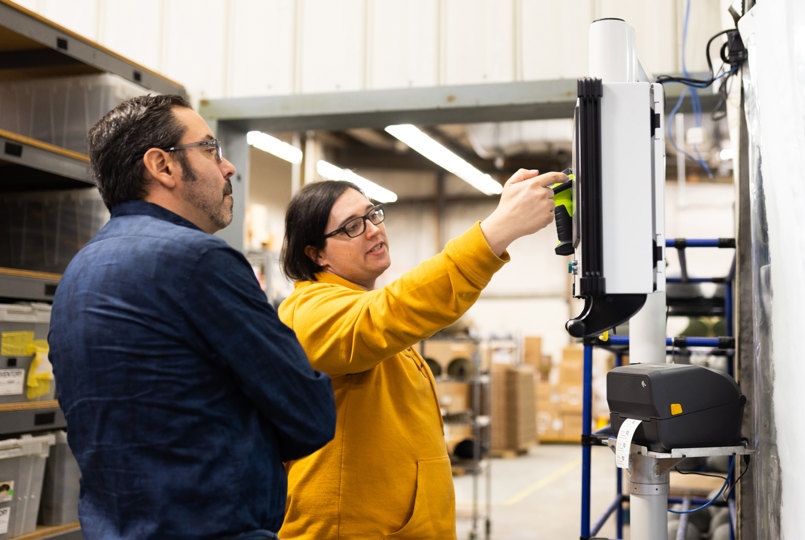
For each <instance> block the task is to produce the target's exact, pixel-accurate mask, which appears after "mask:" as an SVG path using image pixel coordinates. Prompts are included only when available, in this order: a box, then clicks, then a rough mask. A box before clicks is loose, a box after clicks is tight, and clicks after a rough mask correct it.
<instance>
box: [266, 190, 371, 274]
mask: <svg viewBox="0 0 805 540" xmlns="http://www.w3.org/2000/svg"><path fill="white" fill-rule="evenodd" d="M348 189H354V190H355V191H357V192H359V193H361V194H362V193H363V191H361V189H360V188H359V187H358V186H356V185H355V184H353V183H352V182H345V181H337V180H325V181H322V182H314V183H312V184H307V185H306V186H305V187H303V188H302V189H301V190H299V192H298V193H297V194H296V195H294V197H293V199H291V203H290V204H289V205H288V210H287V211H286V212H285V238H284V239H283V241H282V251H281V252H280V261H281V263H282V273H283V274H285V275H286V276H287V277H288V279H291V280H293V281H315V280H316V272H319V271H321V269H322V268H321V267H320V266H319V265H318V264H316V263H315V262H313V260H311V259H310V257H308V256H307V254H306V253H305V248H306V247H307V246H313V247H314V248H316V249H322V248H323V247H324V243H325V242H326V240H327V239H326V238H324V229H325V228H326V227H327V221H328V220H329V219H330V211H331V210H332V209H333V205H334V204H335V201H336V200H337V199H338V198H339V197H340V196H341V195H342V194H343V193H344V192H345V191H346V190H348Z"/></svg>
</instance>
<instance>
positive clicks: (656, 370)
mask: <svg viewBox="0 0 805 540" xmlns="http://www.w3.org/2000/svg"><path fill="white" fill-rule="evenodd" d="M607 403H608V404H609V417H610V423H611V426H612V430H613V431H614V433H615V435H617V434H618V432H619V430H620V427H621V425H622V424H623V422H624V420H626V419H627V418H633V419H636V420H641V421H642V422H641V423H640V425H639V426H638V427H637V429H636V430H635V432H634V436H633V438H632V442H633V443H635V444H639V445H642V446H646V447H647V448H648V449H649V450H651V451H654V452H661V453H665V452H670V451H671V450H672V449H674V448H702V447H713V446H736V445H739V444H741V419H742V416H743V408H744V404H745V403H746V398H745V397H744V396H743V395H742V394H741V391H740V389H739V388H738V385H737V384H736V383H735V381H734V380H733V379H732V377H730V376H729V375H726V374H724V373H721V372H718V371H715V370H713V369H710V368H706V367H703V366H697V365H688V364H631V365H628V366H622V367H617V368H614V369H612V370H611V371H609V373H607Z"/></svg>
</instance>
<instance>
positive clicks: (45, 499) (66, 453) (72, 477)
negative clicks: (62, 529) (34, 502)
mask: <svg viewBox="0 0 805 540" xmlns="http://www.w3.org/2000/svg"><path fill="white" fill-rule="evenodd" d="M53 435H54V436H55V437H56V444H55V445H54V446H53V448H51V450H50V456H48V459H47V463H46V464H45V478H44V481H43V484H42V502H41V505H40V507H39V524H40V525H48V526H54V525H65V524H67V523H76V522H78V494H79V490H80V480H81V472H80V471H79V469H78V462H77V461H76V460H75V457H74V456H73V453H72V452H71V451H70V447H69V446H67V432H66V431H57V432H55V433H54V434H53Z"/></svg>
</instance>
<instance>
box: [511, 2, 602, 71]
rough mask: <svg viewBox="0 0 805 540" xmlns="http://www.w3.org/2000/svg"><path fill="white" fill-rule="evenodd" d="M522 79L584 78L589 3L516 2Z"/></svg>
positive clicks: (590, 7)
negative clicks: (517, 3) (517, 6)
mask: <svg viewBox="0 0 805 540" xmlns="http://www.w3.org/2000/svg"><path fill="white" fill-rule="evenodd" d="M518 2H519V4H520V5H519V16H518V20H517V21H516V24H517V26H518V31H519V34H520V40H519V47H520V58H521V60H520V66H519V71H520V73H522V79H523V80H527V81H531V80H542V79H563V78H569V79H576V78H579V77H584V76H586V75H587V72H588V69H587V63H588V54H587V43H588V40H587V32H588V29H589V27H590V23H591V22H592V21H593V19H594V16H593V2H592V0H575V1H573V2H556V1H555V0H518Z"/></svg>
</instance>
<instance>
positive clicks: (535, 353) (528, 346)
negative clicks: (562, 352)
mask: <svg viewBox="0 0 805 540" xmlns="http://www.w3.org/2000/svg"><path fill="white" fill-rule="evenodd" d="M523 363H524V364H529V365H532V366H534V367H535V368H537V369H539V367H540V366H541V365H542V338H541V337H539V336H525V337H523Z"/></svg>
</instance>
